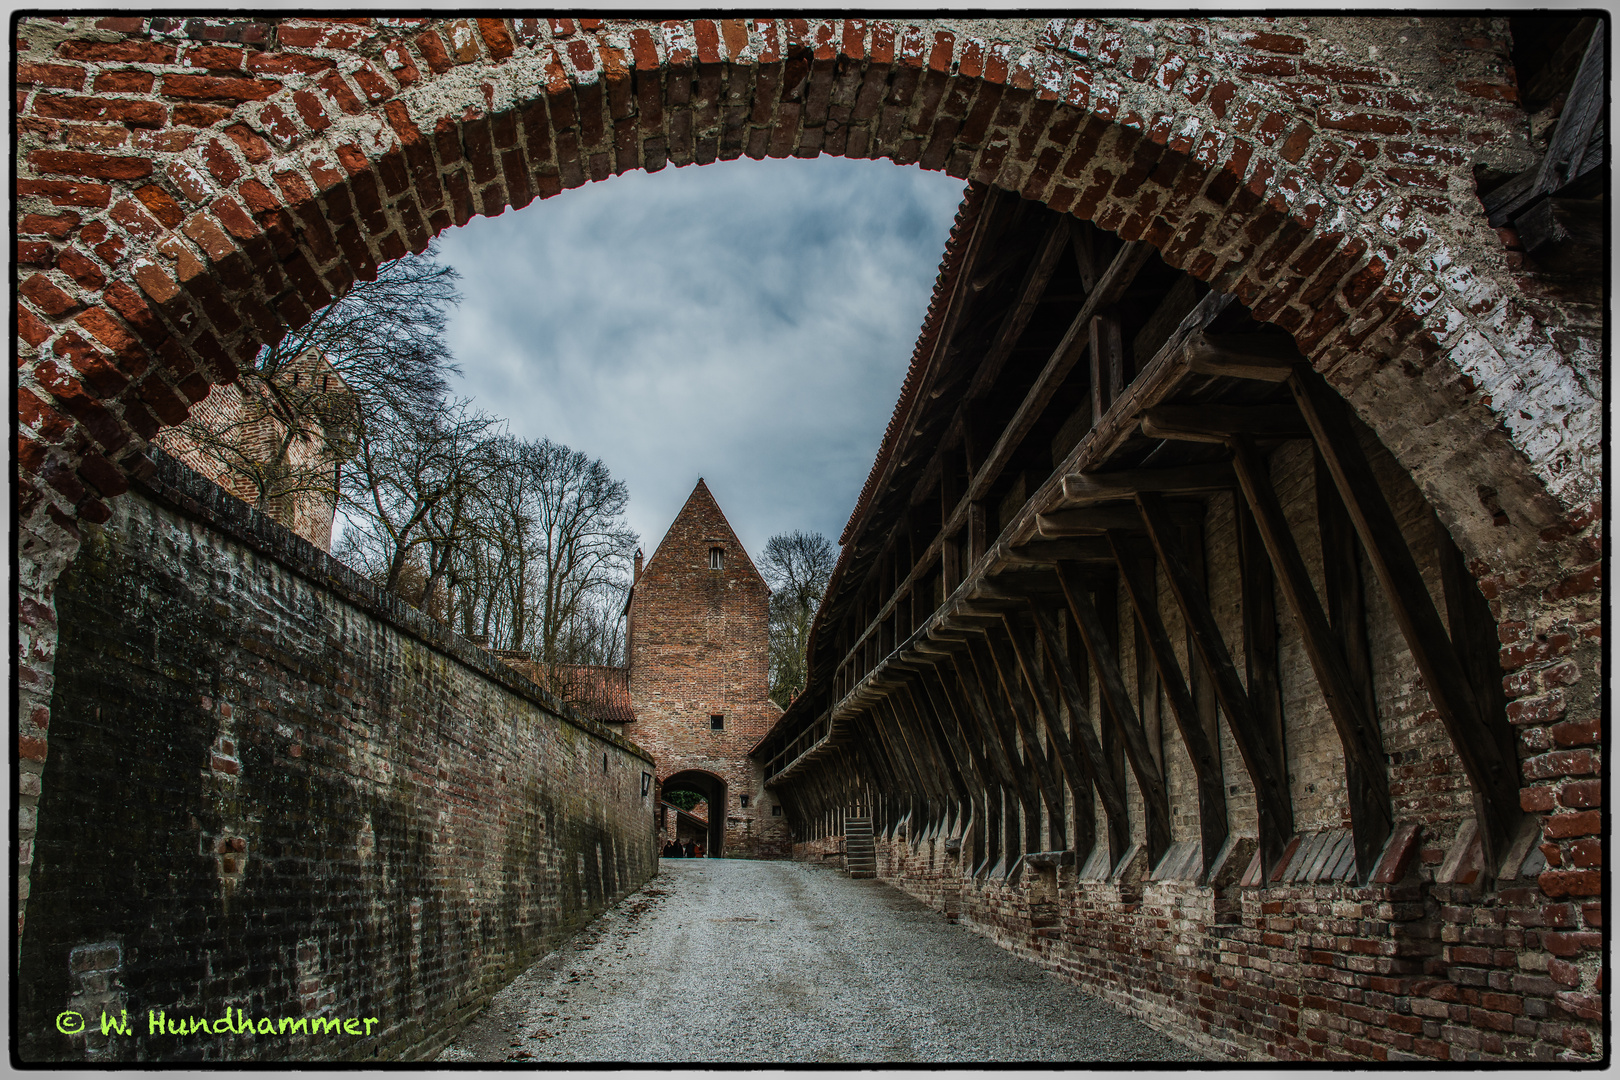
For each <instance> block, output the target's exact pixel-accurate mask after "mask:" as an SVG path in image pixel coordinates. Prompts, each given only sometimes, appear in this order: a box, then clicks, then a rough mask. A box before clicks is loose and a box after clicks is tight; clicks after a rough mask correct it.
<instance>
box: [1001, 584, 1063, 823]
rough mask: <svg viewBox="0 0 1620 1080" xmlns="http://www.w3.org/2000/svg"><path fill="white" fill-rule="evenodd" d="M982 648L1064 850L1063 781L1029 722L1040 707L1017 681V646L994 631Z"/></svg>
mask: <svg viewBox="0 0 1620 1080" xmlns="http://www.w3.org/2000/svg"><path fill="white" fill-rule="evenodd" d="M1004 618H1005V616H1004ZM985 645H986V646H987V647H988V649H989V651H990V658H991V660H992V661H993V662H994V664H995V667H996V671H997V674H998V675H999V676H1000V678H1001V685H1002V687H1003V688H1004V689H1005V691H1006V695H1007V703H1008V706H1009V710H1010V711H1011V713H1012V715H1013V718H1014V720H1015V721H1016V722H1017V724H1018V731H1019V734H1020V735H1022V736H1023V740H1024V756H1025V759H1026V760H1029V761H1033V762H1034V763H1035V775H1036V778H1037V779H1038V780H1039V781H1040V785H1041V794H1042V795H1044V796H1045V798H1046V811H1047V818H1048V826H1047V828H1048V833H1049V834H1050V836H1051V839H1052V840H1053V841H1054V842H1055V843H1056V845H1057V848H1058V849H1062V848H1066V847H1068V842H1067V840H1065V839H1064V833H1065V824H1066V822H1065V818H1066V817H1067V816H1068V814H1067V810H1068V807H1067V805H1066V803H1065V802H1064V799H1063V782H1062V780H1060V779H1059V777H1058V774H1057V769H1055V768H1054V767H1053V765H1052V760H1051V758H1050V757H1048V755H1047V753H1046V751H1045V748H1044V747H1042V745H1041V739H1040V733H1039V732H1038V731H1037V730H1036V729H1035V721H1034V720H1033V719H1032V715H1033V714H1035V713H1037V712H1040V711H1041V710H1040V705H1039V704H1038V703H1036V702H1032V700H1031V695H1030V694H1029V693H1028V692H1027V690H1026V688H1025V686H1024V684H1023V682H1022V681H1021V680H1020V679H1019V671H1020V669H1021V667H1022V665H1021V664H1019V663H1018V660H1017V658H1016V656H1015V652H1016V646H1015V647H1014V650H1013V651H1009V650H1008V647H1007V644H1006V642H1004V641H1001V640H999V635H997V634H996V633H995V631H994V630H993V629H992V630H988V631H987V632H986V633H985ZM1042 715H1044V714H1042ZM1054 756H1055V755H1054Z"/></svg>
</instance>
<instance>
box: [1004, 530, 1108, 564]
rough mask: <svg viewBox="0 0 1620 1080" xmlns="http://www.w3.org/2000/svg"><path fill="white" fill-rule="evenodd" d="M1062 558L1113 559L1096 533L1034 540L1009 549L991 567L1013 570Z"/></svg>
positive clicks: (1082, 559) (1084, 559)
mask: <svg viewBox="0 0 1620 1080" xmlns="http://www.w3.org/2000/svg"><path fill="white" fill-rule="evenodd" d="M1059 559H1064V560H1067V561H1069V562H1090V563H1096V562H1111V561H1112V556H1111V555H1110V554H1109V553H1108V545H1107V544H1106V543H1105V542H1103V541H1102V540H1101V539H1099V538H1096V537H1084V538H1080V539H1073V540H1032V541H1030V542H1029V543H1026V544H1019V545H1017V546H1016V547H1010V548H1008V549H1006V552H1005V554H1003V555H1002V556H1001V557H1000V558H998V559H997V560H996V561H995V563H994V564H992V567H991V569H992V570H993V571H994V570H1011V569H1014V568H1016V567H1037V568H1045V567H1048V566H1051V565H1052V564H1053V563H1055V562H1057V561H1058V560H1059Z"/></svg>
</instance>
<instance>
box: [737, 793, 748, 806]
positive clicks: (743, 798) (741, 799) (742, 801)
mask: <svg viewBox="0 0 1620 1080" xmlns="http://www.w3.org/2000/svg"><path fill="white" fill-rule="evenodd" d="M737 802H738V804H739V805H740V806H741V807H742V808H743V809H744V810H746V809H748V796H746V795H739V796H737Z"/></svg>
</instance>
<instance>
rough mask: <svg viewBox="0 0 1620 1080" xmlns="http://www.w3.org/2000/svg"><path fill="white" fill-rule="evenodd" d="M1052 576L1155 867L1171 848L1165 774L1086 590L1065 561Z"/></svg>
mask: <svg viewBox="0 0 1620 1080" xmlns="http://www.w3.org/2000/svg"><path fill="white" fill-rule="evenodd" d="M1057 575H1058V580H1059V581H1060V582H1062V583H1063V595H1064V598H1065V599H1066V600H1067V601H1068V603H1069V612H1070V613H1071V614H1072V615H1073V616H1074V622H1075V625H1076V626H1077V627H1078V628H1079V630H1080V639H1081V640H1082V641H1084V642H1085V645H1086V652H1087V653H1088V654H1089V655H1090V656H1091V670H1092V671H1093V672H1094V673H1095V674H1096V676H1097V685H1098V687H1099V688H1100V689H1101V691H1102V700H1103V705H1104V713H1105V715H1106V716H1107V717H1108V718H1109V719H1110V720H1111V721H1112V723H1113V726H1114V730H1115V732H1116V733H1117V734H1118V735H1119V736H1120V738H1121V741H1122V742H1123V743H1124V745H1125V757H1126V760H1128V761H1129V762H1130V763H1131V771H1132V772H1133V773H1135V774H1136V786H1137V789H1138V791H1140V792H1141V795H1142V807H1143V811H1144V818H1145V824H1146V826H1147V828H1146V834H1147V847H1148V861H1149V862H1150V863H1152V864H1154V865H1157V863H1158V861H1159V858H1160V857H1161V856H1162V855H1163V854H1164V852H1165V849H1166V848H1168V847H1169V846H1170V799H1169V796H1168V795H1167V794H1166V792H1165V787H1164V774H1163V773H1161V772H1160V771H1159V766H1158V764H1157V762H1155V761H1154V759H1153V753H1152V751H1151V750H1150V749H1149V748H1148V744H1147V736H1146V735H1145V734H1144V733H1143V731H1142V722H1141V720H1140V719H1139V718H1138V717H1137V715H1136V709H1135V707H1134V706H1132V704H1131V697H1130V692H1129V691H1128V690H1126V688H1125V678H1124V676H1123V675H1122V674H1121V672H1120V668H1119V655H1118V653H1117V652H1116V651H1115V649H1114V646H1113V643H1112V642H1110V641H1109V640H1108V635H1107V633H1106V632H1105V630H1104V628H1103V623H1102V619H1101V618H1099V616H1098V614H1097V608H1096V606H1095V605H1093V604H1092V602H1091V597H1090V596H1089V595H1088V590H1087V589H1086V587H1085V585H1084V583H1083V582H1081V581H1080V580H1079V579H1078V578H1076V577H1075V576H1074V575H1073V574H1072V572H1071V568H1070V567H1069V564H1067V563H1059V564H1058V567H1057Z"/></svg>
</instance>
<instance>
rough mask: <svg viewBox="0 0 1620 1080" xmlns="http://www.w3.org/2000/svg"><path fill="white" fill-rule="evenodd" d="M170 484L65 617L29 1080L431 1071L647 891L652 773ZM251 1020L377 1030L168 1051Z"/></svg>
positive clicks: (40, 884)
mask: <svg viewBox="0 0 1620 1080" xmlns="http://www.w3.org/2000/svg"><path fill="white" fill-rule="evenodd" d="M148 484H149V485H150V490H140V491H133V492H131V493H129V494H127V495H125V496H122V497H121V498H119V499H116V500H114V501H113V503H112V507H113V515H112V518H111V519H110V520H109V521H107V522H106V523H105V524H104V525H101V526H95V527H91V528H87V529H86V530H85V532H84V543H83V545H82V546H81V549H80V552H79V555H78V557H77V558H76V559H75V560H74V562H73V564H72V565H71V567H70V568H69V570H68V572H67V573H66V574H64V575H63V577H62V579H61V583H60V587H59V589H58V592H57V603H58V610H59V612H60V619H61V638H60V651H59V653H58V656H57V665H56V689H55V695H54V697H53V700H52V725H51V726H52V735H53V737H54V738H53V753H52V754H51V756H50V759H49V761H48V763H47V765H46V784H45V788H44V793H43V798H42V801H41V806H40V811H41V814H40V821H39V831H38V834H37V839H36V841H35V845H36V848H35V853H34V865H33V880H32V895H31V897H30V898H29V901H28V904H29V911H30V913H31V915H32V918H30V920H29V923H28V927H29V933H28V935H27V937H26V939H25V941H24V944H23V949H22V954H21V960H20V964H19V968H18V981H17V987H18V998H17V1004H18V1010H19V1012H18V1028H17V1042H16V1043H15V1046H16V1048H17V1053H18V1054H19V1055H20V1057H21V1058H22V1060H24V1061H63V1060H89V1061H93V1062H94V1061H120V1060H123V1061H158V1060H163V1061H176V1060H191V1061H238V1060H245V1059H258V1060H263V1059H270V1060H277V1059H300V1058H302V1059H308V1058H317V1059H327V1058H339V1059H348V1060H355V1059H359V1060H371V1059H390V1058H420V1057H424V1056H428V1055H430V1054H432V1053H433V1052H435V1051H436V1050H437V1048H438V1047H440V1046H441V1045H443V1044H444V1043H445V1042H446V1041H447V1040H448V1039H449V1038H450V1037H451V1036H452V1035H453V1034H454V1033H455V1031H456V1030H457V1028H458V1027H459V1025H460V1024H461V1023H462V1022H464V1021H465V1020H466V1019H468V1018H469V1017H470V1016H471V1015H473V1014H474V1013H475V1012H476V1011H477V1010H478V1009H479V1008H480V1007H481V1006H482V1005H483V1004H484V1003H485V1002H486V1001H487V1000H488V998H489V996H490V995H491V994H492V993H494V992H495V991H496V990H498V989H500V988H501V987H502V986H504V985H505V984H506V983H507V982H508V981H509V980H511V979H512V978H514V977H515V976H516V975H518V974H519V973H520V972H521V971H523V969H524V968H525V967H526V966H527V965H528V964H529V963H530V962H532V961H533V960H535V959H537V958H538V957H540V956H541V955H542V954H543V953H544V952H545V951H546V950H548V949H549V948H551V947H553V946H555V945H556V944H557V943H558V942H559V941H560V940H561V939H562V938H564V937H565V936H566V935H567V934H569V933H570V932H572V931H573V930H574V929H575V928H577V927H579V926H580V925H582V924H583V923H584V922H585V921H587V920H588V919H590V918H592V917H593V916H594V915H595V914H596V913H598V912H600V911H601V910H603V909H604V908H605V907H606V906H608V905H609V904H611V903H613V902H615V901H617V900H618V899H619V898H620V897H622V896H624V895H625V894H626V893H628V892H630V891H632V890H633V889H635V888H637V887H638V886H639V885H640V884H641V883H642V882H643V881H645V880H646V879H647V877H649V876H650V875H651V874H652V872H653V870H654V868H655V851H654V846H653V842H654V837H653V814H652V810H653V805H652V793H651V792H649V794H648V795H646V796H643V795H642V789H641V777H642V774H643V773H644V772H650V771H651V769H652V765H651V763H650V761H649V760H648V759H647V756H646V755H645V753H644V752H642V751H639V750H638V749H637V748H636V747H635V746H633V745H632V744H630V743H628V742H626V741H625V740H624V739H622V738H620V737H618V736H616V735H613V734H612V733H610V732H608V731H607V730H606V729H604V728H601V727H599V726H598V725H595V724H593V723H592V722H590V721H588V720H584V719H582V718H579V717H577V716H574V715H571V714H570V715H567V716H565V715H562V710H561V708H560V707H559V706H557V705H556V704H555V703H554V702H553V701H551V700H550V699H549V698H547V697H546V696H545V694H544V693H543V692H542V691H541V690H540V689H539V688H537V687H535V686H534V685H533V684H531V683H529V682H528V681H527V680H525V679H523V678H522V677H521V676H518V675H517V674H516V673H514V672H511V671H510V670H508V669H506V668H505V667H504V665H501V664H500V663H499V662H498V661H495V660H493V659H492V658H490V657H489V656H488V655H487V654H486V653H484V652H482V650H479V649H476V648H474V647H472V646H470V645H468V644H466V643H465V642H461V641H459V640H458V639H455V638H453V637H452V636H450V635H449V634H447V633H446V632H444V630H443V629H442V628H440V627H438V626H436V625H435V624H433V623H431V622H429V621H428V620H426V619H424V618H422V617H421V616H420V615H419V614H417V613H416V612H415V611H414V610H413V609H409V608H406V607H404V606H403V605H399V604H397V603H395V602H391V601H389V600H388V599H387V598H386V597H383V596H381V595H380V594H378V593H376V592H375V591H374V590H372V589H370V588H369V587H368V585H367V583H366V582H364V581H363V580H361V579H359V578H358V576H357V575H355V574H353V573H352V572H351V571H348V570H347V569H346V568H344V567H342V566H341V565H340V564H338V563H335V562H334V561H332V560H331V559H330V558H328V557H327V556H325V555H323V554H321V553H320V552H318V551H316V550H315V549H314V548H312V547H311V546H310V545H308V544H307V543H305V542H304V541H302V540H300V539H298V538H297V537H295V536H293V535H292V534H291V533H289V532H287V531H286V530H284V529H283V528H281V527H280V526H278V525H275V524H273V523H271V522H269V521H268V519H266V518H264V517H263V516H261V515H258V514H256V513H254V512H253V511H251V510H249V509H248V508H247V507H246V506H245V505H243V504H240V503H237V502H236V501H235V500H234V499H232V498H231V497H230V496H228V495H225V494H224V493H222V492H220V491H219V490H218V489H217V488H214V487H213V486H212V485H210V484H208V483H207V482H206V481H203V480H201V479H200V478H198V477H196V476H195V475H194V474H189V473H188V472H187V471H186V470H185V469H184V467H183V466H180V465H178V464H177V463H175V462H173V461H172V459H167V460H164V461H163V462H162V463H161V464H160V466H159V468H158V470H157V472H156V473H155V474H154V476H153V477H152V478H151V480H150V481H148ZM604 762H605V763H606V764H605V768H604ZM103 1008H106V1009H107V1011H108V1012H110V1013H111V1014H113V1015H117V1014H118V1013H119V1012H120V1011H121V1010H124V1009H127V1010H128V1013H129V1015H130V1017H131V1018H132V1021H133V1027H134V1029H135V1033H136V1034H135V1035H132V1036H130V1037H121V1036H115V1037H112V1038H110V1039H103V1038H101V1037H100V1035H99V1027H98V1024H97V1018H98V1017H99V1015H100V1011H101V1010H102V1009H103ZM65 1009H76V1010H78V1011H81V1012H84V1013H86V1014H87V1016H88V1017H89V1019H90V1027H91V1030H92V1035H91V1036H89V1037H88V1038H87V1037H85V1036H80V1037H77V1038H70V1037H68V1036H65V1035H61V1034H59V1033H57V1031H56V1030H55V1027H54V1018H55V1017H56V1016H57V1014H58V1013H60V1012H62V1011H63V1010H65ZM227 1009H241V1010H242V1011H243V1012H244V1013H245V1014H246V1015H247V1016H249V1017H270V1018H279V1017H300V1016H306V1017H313V1016H337V1017H377V1018H378V1019H379V1021H380V1023H379V1024H378V1025H375V1026H374V1027H373V1028H372V1032H371V1037H370V1038H364V1037H362V1038H352V1037H346V1036H344V1037H333V1036H323V1037H321V1038H302V1037H298V1036H287V1037H269V1036H247V1035H219V1036H210V1035H205V1034H197V1035H191V1036H184V1037H168V1036H163V1037H148V1035H147V1028H148V1019H147V1018H148V1010H164V1011H165V1012H166V1013H167V1015H168V1016H169V1017H175V1016H203V1017H211V1018H217V1017H220V1016H223V1015H225V1014H226V1010H227Z"/></svg>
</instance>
